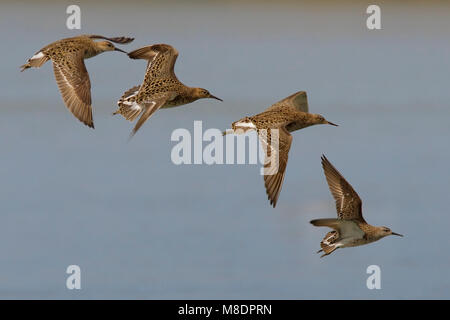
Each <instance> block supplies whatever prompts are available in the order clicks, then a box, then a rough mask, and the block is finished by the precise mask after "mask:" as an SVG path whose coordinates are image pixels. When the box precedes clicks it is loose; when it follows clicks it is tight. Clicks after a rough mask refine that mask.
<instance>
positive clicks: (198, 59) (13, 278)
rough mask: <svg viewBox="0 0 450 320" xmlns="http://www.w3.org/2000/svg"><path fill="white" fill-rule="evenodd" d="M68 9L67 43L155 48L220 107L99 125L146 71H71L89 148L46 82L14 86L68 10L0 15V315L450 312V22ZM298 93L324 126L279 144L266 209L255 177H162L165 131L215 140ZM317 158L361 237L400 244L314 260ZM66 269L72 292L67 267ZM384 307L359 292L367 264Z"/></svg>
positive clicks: (385, 12) (213, 172) (323, 201)
mask: <svg viewBox="0 0 450 320" xmlns="http://www.w3.org/2000/svg"><path fill="white" fill-rule="evenodd" d="M77 3H78V4H80V3H81V9H82V30H81V33H95V34H104V35H107V36H121V35H125V36H126V35H132V36H134V37H136V40H135V41H134V42H133V43H131V44H129V45H127V46H122V47H121V48H122V49H125V50H132V49H135V48H138V47H140V46H143V45H147V44H151V43H158V42H164V43H169V44H172V45H173V46H175V47H176V48H177V49H178V50H179V52H180V56H179V59H178V63H177V65H176V72H177V75H178V77H179V79H180V80H181V81H183V82H185V83H186V84H188V85H192V86H202V87H205V88H207V89H209V90H210V91H211V92H212V93H213V94H215V95H217V96H218V97H221V98H222V99H224V102H223V103H220V102H218V101H215V100H202V101H198V102H195V103H194V104H191V105H188V106H185V107H180V108H176V109H170V110H162V111H159V112H157V113H156V114H155V115H154V116H153V117H152V118H151V120H150V121H148V123H146V124H145V125H144V126H143V128H142V129H141V130H140V132H139V133H138V134H137V135H136V136H135V138H134V139H133V140H132V141H131V142H130V143H127V137H128V134H129V132H130V130H131V128H132V124H131V123H129V122H127V121H125V120H124V119H123V118H119V117H112V116H111V113H112V112H113V111H114V110H115V108H116V106H115V103H116V101H117V98H118V97H120V96H121V94H122V93H123V92H124V91H125V90H126V89H128V88H130V87H132V86H133V85H136V84H139V83H140V82H141V81H142V78H143V75H144V67H145V62H144V61H132V60H130V59H128V58H127V57H126V56H124V55H121V54H120V53H105V54H103V55H101V56H98V57H95V58H92V59H90V60H88V61H87V62H86V65H87V68H88V70H89V72H90V76H91V82H92V96H93V105H94V120H95V126H96V129H95V130H90V129H88V128H86V127H84V126H83V125H82V124H81V123H79V122H78V121H77V120H76V119H75V118H74V117H73V116H72V115H71V114H70V113H69V112H68V111H67V110H66V108H65V107H64V105H63V103H62V100H61V97H60V95H59V93H58V91H57V87H56V84H55V81H54V78H53V74H52V68H51V65H50V64H47V65H45V66H44V67H43V68H41V69H40V70H30V71H27V72H24V73H20V72H19V66H20V65H21V64H23V63H24V62H25V61H26V59H27V58H29V57H30V56H32V55H33V54H34V53H35V52H36V51H37V50H38V49H40V48H41V47H43V46H44V45H46V44H47V43H49V42H52V41H54V40H56V39H60V38H63V37H68V36H73V35H77V34H79V33H80V32H78V31H70V30H67V29H66V28H65V20H66V17H67V15H66V14H65V10H66V7H67V6H68V5H69V4H71V2H70V1H58V2H56V1H55V2H51V1H48V2H37V1H34V2H31V1H30V3H27V2H19V3H12V2H11V3H8V2H6V3H5V2H3V3H2V4H1V5H0V6H1V10H0V33H1V38H2V50H1V51H2V53H1V56H2V59H1V61H2V62H1V63H0V68H1V75H2V77H1V78H0V87H1V89H0V90H1V91H0V92H1V116H0V151H1V157H0V298H32V299H34V298H44V299H46V298H62V299H72V298H141V299H142V298H143V299H147V298H151V299H155V298H156V299H160V298H164V299H172V298H179V299H194V298H235V299H240V298H252V299H260V298H264V299H266V298H268V299H279V298H282V299H301V298H326V299H336V298H337V299H361V298H367V299H381V298H382V299H392V298H400V299H409V298H418V299H423V298H425V299H428V298H438V299H439V298H447V299H448V298H450V276H449V273H448V270H449V267H450V254H449V250H448V243H449V240H450V239H449V235H448V230H449V224H450V212H449V209H448V199H449V186H450V182H449V181H450V173H449V169H448V168H449V166H448V163H449V162H450V150H449V138H450V110H449V104H450V90H449V80H450V63H449V57H450V42H449V38H450V37H449V36H450V19H449V16H450V7H449V6H447V5H444V4H440V3H439V2H436V3H432V4H431V5H428V6H427V5H426V4H427V2H424V3H423V4H422V3H418V2H412V3H410V4H409V5H408V6H407V7H406V6H402V5H400V4H388V3H384V2H378V4H379V5H380V6H381V8H382V28H383V29H382V30H379V31H369V30H367V29H366V27H365V19H366V14H365V9H366V7H367V5H368V4H369V3H367V4H366V3H359V4H353V3H352V2H344V3H342V4H339V5H334V4H333V3H331V4H327V3H326V4H322V5H318V6H312V5H310V4H307V3H305V4H302V3H298V4H296V3H294V2H286V3H282V4H277V5H273V4H272V5H271V4H266V3H264V2H263V3H260V2H251V3H249V4H247V5H244V6H242V5H240V4H239V2H232V3H223V4H220V3H216V4H214V3H213V4H211V3H209V2H206V1H205V2H202V1H199V2H193V3H184V2H183V3H178V4H177V3H172V4H170V5H168V4H164V3H163V2H160V3H150V2H149V3H145V2H132V1H127V2H126V4H120V2H110V1H108V2H105V3H103V4H102V3H97V4H90V3H89V2H77ZM298 90H306V91H307V92H308V95H309V103H310V109H311V111H312V112H317V113H321V114H323V115H324V116H326V118H327V119H329V120H330V121H333V122H335V123H338V124H340V126H339V127H338V128H335V127H332V126H316V127H312V128H308V129H305V130H302V131H301V132H296V133H294V140H293V145H292V149H291V152H290V159H289V163H288V167H287V176H286V179H285V182H284V186H283V190H282V193H281V196H280V199H279V204H278V206H277V208H276V209H272V208H271V207H270V206H269V204H268V201H267V200H266V195H265V191H264V186H263V182H262V177H261V176H259V174H258V173H259V167H258V166H255V165H254V166H231V165H228V166H226V165H223V166H206V165H202V166H201V165H196V166H194V165H191V166H175V165H173V164H172V162H171V161H170V151H171V148H172V147H173V146H174V145H175V143H173V142H171V141H170V135H171V133H172V131H173V130H174V129H176V128H187V129H192V127H193V121H194V120H203V127H204V128H205V129H206V128H219V129H226V128H228V127H229V125H230V124H231V122H232V121H234V120H237V119H239V118H241V117H242V116H245V115H251V114H254V113H258V112H260V111H262V110H263V109H265V108H266V107H267V106H269V105H270V104H272V103H273V102H275V101H277V100H279V99H281V98H283V97H285V96H287V95H289V94H291V93H293V92H295V91H298ZM322 153H325V154H326V155H327V156H328V158H329V159H330V161H331V162H332V163H333V164H334V165H335V166H336V167H337V168H338V169H339V170H340V171H341V172H342V173H343V174H344V176H345V177H346V178H347V179H348V180H349V181H350V182H351V183H352V185H353V186H354V188H355V189H356V190H357V191H358V192H359V194H360V196H361V197H362V199H363V208H364V212H365V215H366V218H367V220H368V221H369V222H370V223H372V224H375V225H386V226H389V227H391V228H392V229H393V230H394V231H396V232H399V233H402V234H405V235H406V236H405V237H404V238H396V237H389V238H386V239H383V240H381V241H379V242H377V243H374V244H371V245H368V246H365V247H359V248H350V249H343V250H338V251H337V252H336V253H335V254H333V255H331V256H329V257H327V258H325V259H320V258H319V256H318V255H316V254H315V251H316V250H317V249H318V247H319V241H320V240H321V238H322V237H323V235H324V234H325V232H326V229H318V228H314V227H312V226H311V225H310V224H309V220H311V219H314V218H322V217H333V216H335V209H334V203H333V200H332V197H331V195H330V193H329V190H328V187H327V185H326V181H325V178H324V176H323V173H322V169H321V166H320V155H321V154H322ZM70 264H77V265H79V266H80V267H81V269H82V290H80V291H75V290H74V291H69V290H67V289H66V288H65V280H66V277H67V275H66V274H65V269H66V267H67V266H68V265H70ZM371 264H377V265H379V266H380V267H381V270H382V290H368V289H367V288H366V279H367V277H368V275H367V274H366V268H367V266H369V265H371Z"/></svg>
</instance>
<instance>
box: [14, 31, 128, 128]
mask: <svg viewBox="0 0 450 320" xmlns="http://www.w3.org/2000/svg"><path fill="white" fill-rule="evenodd" d="M94 39H104V40H108V41H98V42H97V41H94ZM110 41H112V42H116V43H120V44H125V43H129V42H131V41H133V38H126V37H117V38H106V37H103V36H99V35H81V36H77V37H73V38H66V39H62V40H58V41H55V42H53V43H51V44H49V45H47V46H45V47H44V48H42V49H41V50H39V51H38V52H37V53H36V54H35V55H34V56H33V57H31V58H30V59H28V61H27V63H26V64H24V65H23V66H21V71H24V70H26V69H28V68H32V67H34V68H39V67H40V66H42V65H43V64H44V63H45V62H47V61H48V60H52V62H53V72H54V74H55V79H56V83H57V85H58V88H59V90H60V92H61V95H62V98H63V100H64V103H65V105H66V106H67V108H68V109H69V110H70V112H72V114H73V115H74V116H75V117H77V119H78V120H80V121H81V122H83V123H84V124H85V125H87V126H89V127H91V128H94V121H93V118H92V106H91V103H92V102H91V82H90V80H89V74H88V72H87V70H86V66H85V64H84V59H88V58H91V57H94V56H96V55H98V54H100V53H102V52H105V51H114V50H115V51H121V52H124V53H126V52H125V51H122V50H120V49H118V48H116V47H114V45H113V44H112V43H111V42H110Z"/></svg>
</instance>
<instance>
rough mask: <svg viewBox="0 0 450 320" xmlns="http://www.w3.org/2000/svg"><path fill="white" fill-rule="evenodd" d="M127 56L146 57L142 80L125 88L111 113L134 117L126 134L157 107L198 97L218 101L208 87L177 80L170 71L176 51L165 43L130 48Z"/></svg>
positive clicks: (194, 99) (168, 106)
mask: <svg viewBox="0 0 450 320" xmlns="http://www.w3.org/2000/svg"><path fill="white" fill-rule="evenodd" d="M128 56H129V57H130V58H131V59H144V60H147V61H148V64H147V70H146V72H145V77H144V81H143V82H142V84H141V85H140V86H135V87H133V88H131V89H129V90H127V91H126V92H125V93H124V94H123V95H122V97H121V98H120V99H119V101H118V102H117V104H118V106H119V108H118V109H117V111H115V112H114V113H113V114H121V115H122V116H123V117H124V118H125V119H127V120H129V121H134V120H135V119H136V118H137V117H139V116H141V117H140V118H139V120H138V121H137V123H136V125H135V127H134V129H133V131H132V132H131V135H130V138H131V137H132V136H133V135H134V134H135V133H136V132H137V131H138V130H139V128H140V127H141V126H142V125H143V124H144V122H145V121H147V120H148V119H149V118H150V117H151V116H152V115H153V114H154V113H155V112H156V111H157V110H159V109H160V108H170V107H177V106H181V105H184V104H188V103H191V102H194V101H196V100H198V99H203V98H212V99H217V100H220V101H222V99H219V98H217V97H215V96H213V95H212V94H211V93H209V91H208V90H206V89H203V88H194V87H188V86H186V85H184V84H183V83H181V82H180V81H179V80H178V78H177V76H176V75H175V72H174V66H175V61H176V60H177V57H178V51H177V50H176V49H175V48H174V47H172V46H170V45H168V44H154V45H151V46H146V47H143V48H140V49H137V50H134V51H132V52H130V53H129V54H128Z"/></svg>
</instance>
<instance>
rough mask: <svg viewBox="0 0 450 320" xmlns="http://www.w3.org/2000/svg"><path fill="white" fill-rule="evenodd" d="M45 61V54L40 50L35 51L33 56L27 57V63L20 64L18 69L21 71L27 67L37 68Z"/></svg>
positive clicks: (46, 59)
mask: <svg viewBox="0 0 450 320" xmlns="http://www.w3.org/2000/svg"><path fill="white" fill-rule="evenodd" d="M47 61H48V58H47V56H45V55H44V54H43V53H42V52H39V53H36V54H35V55H34V56H33V57H31V58H30V59H28V61H27V63H25V64H24V65H21V66H20V71H21V72H22V71H24V70H26V69H29V68H39V67H40V66H42V65H43V64H44V63H46V62H47Z"/></svg>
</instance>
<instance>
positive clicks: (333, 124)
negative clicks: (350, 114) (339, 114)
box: [327, 121, 339, 127]
mask: <svg viewBox="0 0 450 320" xmlns="http://www.w3.org/2000/svg"><path fill="white" fill-rule="evenodd" d="M327 123H328V124H331V125H332V126H335V127H339V126H338V125H337V124H335V123H333V122H330V121H327Z"/></svg>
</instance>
